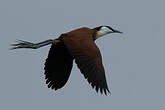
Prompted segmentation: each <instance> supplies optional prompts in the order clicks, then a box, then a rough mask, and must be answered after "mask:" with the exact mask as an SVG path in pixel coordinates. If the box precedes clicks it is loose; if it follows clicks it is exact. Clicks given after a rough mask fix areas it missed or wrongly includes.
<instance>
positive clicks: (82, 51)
mask: <svg viewBox="0 0 165 110" xmlns="http://www.w3.org/2000/svg"><path fill="white" fill-rule="evenodd" d="M61 38H63V41H64V44H65V45H66V46H67V47H68V50H69V51H70V53H71V54H72V56H74V58H75V62H76V63H77V66H78V68H79V69H80V71H81V73H82V74H83V75H84V77H85V78H86V79H87V80H88V82H89V83H90V84H91V85H92V87H95V89H96V91H98V90H99V89H100V92H101V93H102V92H103V91H104V93H105V94H106V92H107V91H108V92H110V91H109V89H108V86H107V82H106V78H105V72H104V67H103V65H102V58H101V54H100V51H99V48H98V47H97V46H96V44H95V43H94V41H93V38H92V34H89V33H86V32H84V33H83V32H82V31H81V34H78V32H77V34H76V35H74V33H68V34H64V35H63V37H61Z"/></svg>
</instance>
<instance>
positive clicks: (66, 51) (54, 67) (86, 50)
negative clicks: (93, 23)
mask: <svg viewBox="0 0 165 110" xmlns="http://www.w3.org/2000/svg"><path fill="white" fill-rule="evenodd" d="M110 33H122V32H120V31H118V30H115V29H113V28H111V27H110V26H99V27H96V28H92V29H91V28H87V27H82V28H79V29H76V30H73V31H70V32H66V33H63V34H61V35H60V36H59V38H57V39H54V40H52V39H49V40H46V41H43V42H40V43H31V42H27V41H22V40H18V42H17V43H16V44H11V46H13V47H12V48H11V49H20V48H31V49H38V48H40V47H43V46H46V45H49V44H51V48H50V50H49V53H48V58H47V59H46V62H45V67H44V70H45V73H44V74H45V79H46V84H47V85H48V88H52V89H54V90H57V89H60V88H62V87H63V86H64V85H65V84H66V82H67V81H68V78H69V76H70V73H71V70H72V66H73V60H75V63H76V64H77V67H78V68H79V69H80V72H81V73H82V74H83V75H84V77H85V79H87V81H88V82H89V84H90V85H91V86H92V87H93V88H95V90H96V91H97V92H98V91H99V90H100V93H101V94H103V93H104V94H105V95H107V92H109V93H110V90H109V89H108V85H107V81H106V77H105V71H104V67H103V64H102V56H101V53H100V50H99V48H98V47H97V45H96V44H95V40H96V39H98V38H100V37H102V36H104V35H107V34H110Z"/></svg>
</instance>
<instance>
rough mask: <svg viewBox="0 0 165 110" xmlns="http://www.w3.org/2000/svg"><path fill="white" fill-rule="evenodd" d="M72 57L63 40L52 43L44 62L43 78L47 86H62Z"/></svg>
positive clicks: (55, 87) (69, 70)
mask: <svg viewBox="0 0 165 110" xmlns="http://www.w3.org/2000/svg"><path fill="white" fill-rule="evenodd" d="M72 65H73V57H72V56H71V55H70V54H69V52H68V49H67V48H66V46H65V45H64V43H63V42H58V43H57V44H56V45H55V44H52V46H51V48H50V50H49V54H48V58H47V59H46V62H45V68H44V69H45V79H46V84H48V87H49V88H50V87H51V88H52V89H55V90H57V89H59V88H62V87H63V86H64V85H65V84H66V82H67V80H68V78H69V75H70V73H71V69H72Z"/></svg>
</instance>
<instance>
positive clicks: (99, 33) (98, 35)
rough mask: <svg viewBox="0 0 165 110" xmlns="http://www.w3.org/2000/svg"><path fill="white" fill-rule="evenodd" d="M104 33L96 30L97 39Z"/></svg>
mask: <svg viewBox="0 0 165 110" xmlns="http://www.w3.org/2000/svg"><path fill="white" fill-rule="evenodd" d="M103 35H104V34H103V33H102V32H99V31H98V32H96V39H98V38H100V37H102V36H103Z"/></svg>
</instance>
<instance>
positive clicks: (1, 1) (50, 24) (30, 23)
mask: <svg viewBox="0 0 165 110" xmlns="http://www.w3.org/2000/svg"><path fill="white" fill-rule="evenodd" d="M164 4H165V2H164V0H0V50H1V52H0V109H1V110H11V109H12V110H66V109H67V110H121V109H122V110H164V109H165V105H164V102H165V94H164V93H165V86H164V84H165V80H164V77H165V58H164V57H165V34H164V32H165V14H164V11H165V7H164ZM100 25H109V26H111V27H113V28H115V29H118V30H120V31H122V32H124V34H111V35H106V36H105V37H103V38H100V39H98V40H97V41H96V43H97V45H98V47H99V48H100V50H101V53H102V57H103V64H104V67H105V71H106V78H107V82H108V86H109V88H110V90H111V92H112V94H111V95H108V96H104V95H101V94H100V93H98V94H97V93H96V92H95V90H93V89H92V88H91V86H90V85H89V84H88V82H87V81H86V80H85V79H84V77H83V75H82V74H81V73H80V71H79V70H78V68H77V66H76V64H74V67H73V71H72V73H71V76H70V78H69V81H68V82H67V84H66V85H65V87H63V88H62V89H60V90H58V91H53V90H51V89H48V88H47V86H46V84H45V79H44V69H43V68H44V62H45V59H46V58H47V54H48V51H49V48H50V46H47V47H43V48H41V49H38V50H26V49H22V50H15V51H10V50H8V48H9V47H10V44H11V43H13V42H14V41H15V40H16V39H21V40H27V41H32V42H40V41H43V40H47V39H55V38H57V37H58V36H59V35H60V34H62V33H64V32H68V31H71V30H73V29H76V28H79V27H84V26H86V27H90V28H94V27H96V26H100Z"/></svg>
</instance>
